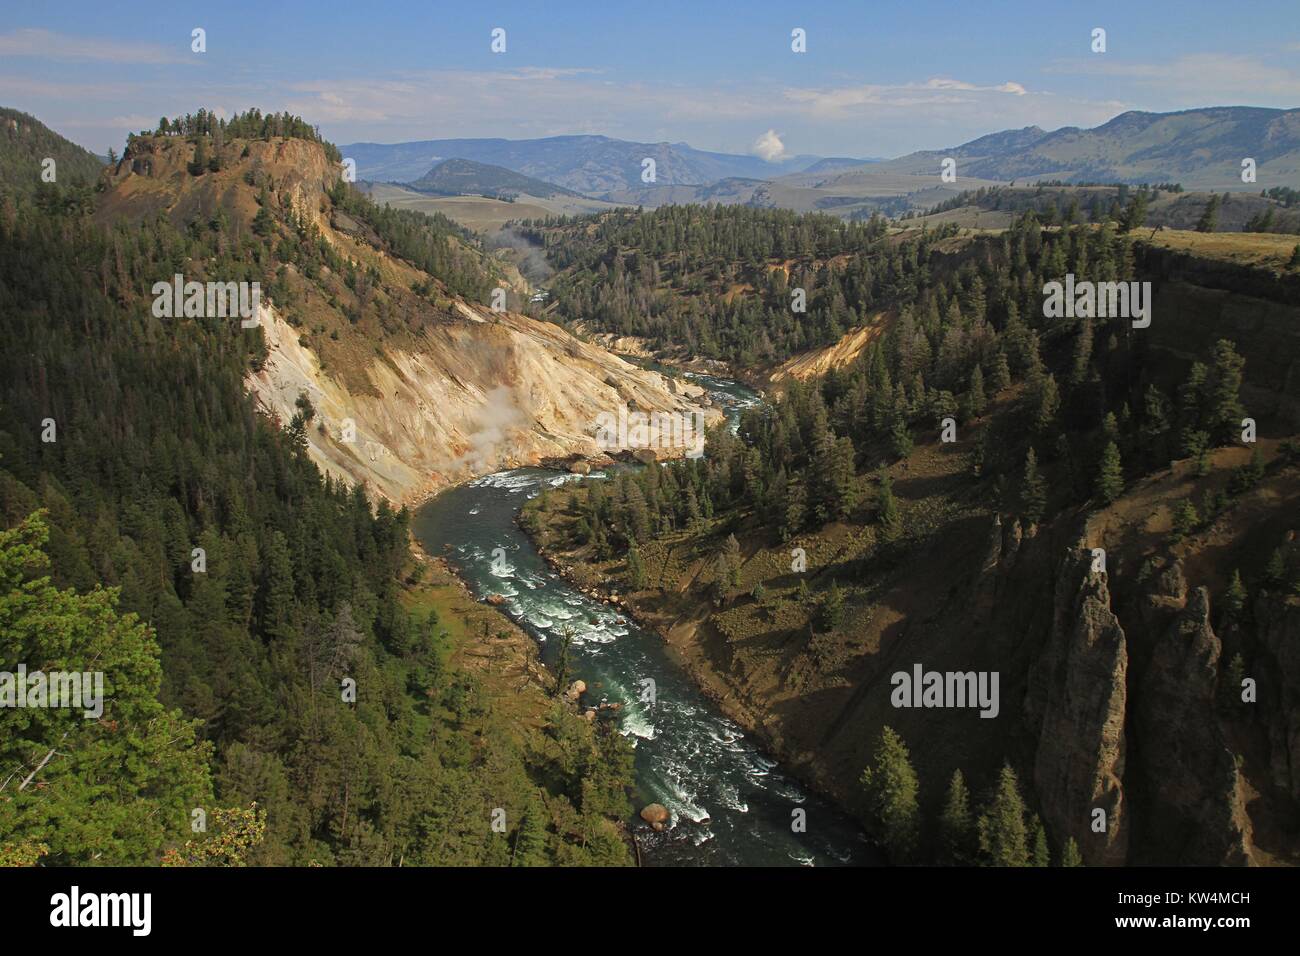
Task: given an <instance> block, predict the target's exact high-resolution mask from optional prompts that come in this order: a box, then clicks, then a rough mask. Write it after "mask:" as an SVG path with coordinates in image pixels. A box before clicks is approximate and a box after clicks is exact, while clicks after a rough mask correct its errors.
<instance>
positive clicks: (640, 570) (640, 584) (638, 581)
mask: <svg viewBox="0 0 1300 956" xmlns="http://www.w3.org/2000/svg"><path fill="white" fill-rule="evenodd" d="M627 582H628V585H629V586H630V587H631V588H632V590H634V591H640V590H641V589H642V588H644V587H645V564H644V563H643V562H642V560H641V551H640V550H639V549H638V548H637V546H636V538H635V537H633V538H629V539H628V542H627Z"/></svg>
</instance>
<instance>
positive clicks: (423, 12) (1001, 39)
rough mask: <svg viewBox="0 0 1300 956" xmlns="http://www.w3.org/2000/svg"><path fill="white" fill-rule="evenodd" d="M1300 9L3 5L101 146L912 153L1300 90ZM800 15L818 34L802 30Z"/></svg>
mask: <svg viewBox="0 0 1300 956" xmlns="http://www.w3.org/2000/svg"><path fill="white" fill-rule="evenodd" d="M1297 12H1300V6H1298V5H1297V3H1296V0H1287V2H1274V0H1249V2H1247V3H1244V4H1225V3H1222V2H1221V0H1214V2H1206V0H1181V2H1165V0H1126V2H1122V3H1114V2H1107V0H1094V2H1087V3H1085V2H1081V0H1037V2H1032V3H1030V2H998V0H980V2H954V3H948V2H943V0H911V2H906V3H903V2H892V0H857V2H826V3H819V2H816V0H801V2H791V0H786V2H772V0H746V2H740V3H733V2H721V0H718V2H710V0H694V2H690V3H685V2H675V0H643V2H625V0H600V2H588V0H583V2H580V3H579V2H576V0H544V2H543V0H529V2H525V3H492V2H486V0H484V2H480V0H468V2H467V0H462V2H459V3H445V2H438V0H424V2H418V3H416V2H393V3H383V2H378V0H376V2H370V3H362V2H347V3H340V2H334V0H314V2H311V3H296V2H285V3H277V2H275V0H262V2H259V3H248V2H243V0H230V2H222V3H217V4H212V3H204V4H185V3H176V4H169V5H160V4H131V5H127V4H117V3H111V2H110V3H104V2H102V0H97V2H95V3H81V2H60V3H58V4H57V5H56V4H40V3H38V4H31V5H29V6H22V5H19V4H18V3H16V2H14V0H6V3H5V5H4V7H3V9H0V105H3V106H11V107H16V108H18V109H21V110H24V111H26V112H28V113H31V114H33V115H35V116H36V117H37V118H38V119H40V120H41V121H42V122H44V123H46V124H47V125H48V126H50V127H51V128H53V129H55V130H56V131H58V132H60V133H62V134H63V135H65V136H67V137H68V138H69V139H72V140H73V141H75V142H77V143H80V144H81V145H83V146H86V147H87V148H90V149H93V150H95V151H96V152H99V153H104V152H106V151H107V150H108V148H109V147H113V148H115V149H119V150H120V149H121V146H122V144H123V142H124V141H125V139H126V135H127V133H129V132H131V131H138V130H140V129H145V128H152V127H154V126H155V125H156V124H157V122H158V119H159V117H160V116H162V115H164V114H165V115H167V116H169V117H170V116H175V115H178V114H183V113H187V112H195V111H196V110H198V109H199V108H200V107H205V108H208V109H211V110H216V111H217V112H218V114H219V115H231V114H233V113H236V112H239V111H242V110H244V109H247V108H248V107H251V106H257V107H258V108H259V109H262V110H263V111H268V112H269V111H279V110H286V109H287V110H289V111H291V112H293V113H297V114H299V115H301V116H303V117H304V118H305V119H307V120H308V121H309V122H312V123H315V124H317V125H318V126H320V128H321V132H322V133H323V134H324V135H325V137H326V138H327V139H329V140H331V141H333V142H335V143H337V144H340V145H342V144H347V143H351V142H357V141H367V142H380V143H392V142H403V141H409V140H421V139H442V138H449V137H474V136H493V137H504V138H507V139H525V138H531V137H538V136H554V135H562V134H571V133H598V134H603V135H607V136H613V137H617V138H620V139H629V140H635V141H639V142H674V143H675V142H686V143H689V144H690V145H692V146H695V147H697V148H700V149H712V150H718V151H722V152H732V153H752V154H754V155H759V156H762V157H764V158H766V159H780V158H783V157H786V156H794V155H801V154H815V155H820V156H854V157H864V158H865V157H892V156H898V155H902V154H905V153H908V152H912V151H914V150H917V149H940V148H943V147H947V146H953V145H957V144H959V143H962V142H965V141H967V140H970V139H973V138H975V137H977V136H981V135H984V134H986V133H990V132H995V131H997V130H1001V129H1010V128H1019V127H1023V126H1029V125H1037V126H1041V127H1043V128H1044V129H1056V128H1059V127H1061V126H1096V125H1098V124H1100V123H1103V122H1105V121H1106V120H1108V119H1110V118H1112V117H1113V116H1115V115H1117V114H1119V113H1122V112H1124V111H1125V110H1130V109H1138V110H1150V111H1168V110H1178V109H1190V108H1194V107H1200V106H1241V105H1246V106H1270V107H1282V108H1294V107H1300V16H1297V15H1296V14H1297ZM196 28H201V29H202V30H204V31H205V40H206V51H205V52H201V53H198V52H194V51H193V50H192V44H193V40H192V32H193V30H195V29H196ZM1096 28H1101V29H1103V30H1105V31H1106V33H1105V40H1106V50H1105V52H1104V53H1098V52H1093V50H1092V46H1093V42H1094V41H1093V31H1094V29H1096ZM496 29H501V30H504V31H505V50H504V52H500V53H497V52H493V50H492V32H493V30H496ZM795 29H801V30H803V31H805V36H806V52H803V53H796V52H794V51H793V50H792V49H791V45H792V38H791V33H792V31H793V30H795Z"/></svg>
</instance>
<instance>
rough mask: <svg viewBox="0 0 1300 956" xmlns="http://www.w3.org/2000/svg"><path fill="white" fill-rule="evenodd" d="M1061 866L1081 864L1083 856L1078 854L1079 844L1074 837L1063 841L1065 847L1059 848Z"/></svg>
mask: <svg viewBox="0 0 1300 956" xmlns="http://www.w3.org/2000/svg"><path fill="white" fill-rule="evenodd" d="M1061 866H1083V857H1082V856H1080V855H1079V844H1077V843H1076V842H1074V837H1070V839H1068V840H1066V841H1065V847H1064V848H1063V849H1062V850H1061Z"/></svg>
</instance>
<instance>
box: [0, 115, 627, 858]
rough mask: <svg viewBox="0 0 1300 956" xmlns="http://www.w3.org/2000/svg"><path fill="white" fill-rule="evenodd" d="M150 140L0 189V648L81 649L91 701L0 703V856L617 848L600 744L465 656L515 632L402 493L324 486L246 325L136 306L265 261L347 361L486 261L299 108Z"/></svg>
mask: <svg viewBox="0 0 1300 956" xmlns="http://www.w3.org/2000/svg"><path fill="white" fill-rule="evenodd" d="M178 127H179V132H173V131H174V130H176V129H177V128H178ZM163 128H164V127H163V126H162V124H160V130H161V129H163ZM165 129H166V132H161V131H159V132H156V133H153V134H145V135H141V136H137V137H133V138H132V140H131V142H130V143H129V144H128V147H127V149H126V151H125V153H124V156H123V158H122V159H121V160H120V161H119V162H118V163H117V164H116V165H115V166H114V167H113V168H111V169H109V170H106V171H105V173H104V179H103V180H102V182H101V186H102V192H101V193H100V194H98V195H97V196H96V203H95V208H94V209H93V210H92V209H90V208H88V207H87V206H86V205H85V204H82V203H69V202H63V201H56V202H48V203H41V204H39V205H38V204H36V203H34V202H33V201H31V200H29V199H28V198H27V197H26V196H25V195H24V194H23V191H21V190H17V191H14V192H11V193H9V194H7V195H6V197H5V198H4V201H3V202H0V274H2V281H0V324H2V332H3V335H4V338H5V341H6V343H7V345H6V348H5V349H4V351H3V355H2V356H0V514H2V515H3V523H4V526H5V527H6V528H8V529H11V530H8V531H5V532H3V536H0V620H2V621H3V626H0V670H4V671H5V672H8V673H12V672H14V671H15V670H16V669H17V668H18V666H19V665H20V664H24V665H25V666H27V667H28V668H30V669H36V668H38V667H46V668H51V669H53V668H56V667H57V668H61V669H74V670H83V669H84V670H96V669H99V670H102V671H104V672H105V673H104V677H105V683H106V686H107V688H108V694H109V698H108V699H107V700H106V701H105V710H104V713H103V714H102V715H101V716H100V717H99V718H98V719H94V720H85V719H83V718H82V715H81V713H80V712H79V711H77V712H69V711H66V710H35V709H24V708H17V709H11V708H5V709H3V710H0V721H3V723H4V729H3V732H0V858H3V859H4V860H5V861H6V862H14V861H17V862H32V861H35V860H44V861H45V862H48V863H59V864H73V863H96V862H97V863H100V864H152V863H157V862H160V861H164V862H172V863H241V862H247V863H276V864H289V863H294V864H305V863H323V864H330V863H353V864H371V865H384V864H398V863H404V864H406V865H420V864H471V863H498V864H503V865H504V864H509V863H514V864H516V865H519V864H524V865H533V864H543V863H588V864H599V863H624V862H627V861H628V859H629V857H628V851H627V848H626V846H625V845H624V843H623V841H622V838H621V836H620V832H619V829H618V827H617V826H616V825H615V821H620V820H621V819H623V817H624V816H625V814H626V810H627V807H626V797H625V791H624V786H625V785H626V784H627V783H628V782H629V781H630V765H629V762H628V761H629V755H628V753H627V750H626V745H625V744H623V742H622V738H620V737H618V735H617V734H611V733H601V732H600V731H598V730H595V729H593V728H591V727H590V726H588V725H587V724H586V722H585V721H582V720H581V718H579V717H578V715H577V714H576V713H573V712H572V710H571V708H567V707H554V709H552V704H551V703H549V702H548V700H547V699H546V694H549V693H550V692H551V691H552V690H553V688H552V687H550V686H546V687H545V692H544V693H543V692H542V690H541V684H542V683H545V681H546V680H547V678H545V676H544V675H542V676H540V677H539V676H536V675H535V676H532V677H530V678H529V679H528V680H527V681H526V683H525V685H524V688H527V689H524V688H520V687H516V686H511V687H510V689H509V690H507V689H506V688H505V686H504V685H502V684H500V683H499V681H498V679H496V678H494V677H493V676H492V675H485V674H481V673H475V672H471V671H470V670H467V669H466V668H465V667H464V666H463V663H462V661H463V659H464V655H465V653H466V652H467V644H469V643H472V642H473V641H476V640H486V639H488V638H489V633H490V632H497V631H500V632H501V633H502V635H504V634H508V633H511V632H513V633H516V635H517V636H520V635H518V633H517V632H515V631H514V629H513V628H512V627H511V626H510V625H508V623H507V622H506V621H505V620H504V619H503V618H500V617H499V616H497V615H496V614H495V612H490V611H489V612H487V615H486V617H484V616H483V615H482V614H480V613H479V612H477V611H474V612H470V611H464V610H462V606H463V605H464V604H465V603H466V602H464V601H463V599H461V598H458V597H457V592H456V588H455V585H454V584H453V583H451V582H450V581H448V580H447V579H446V575H445V572H440V571H439V570H438V568H437V567H436V566H434V565H433V564H430V562H419V561H413V559H412V555H411V552H410V549H409V543H408V531H407V527H408V517H409V516H408V513H407V511H406V510H405V509H395V508H393V507H390V506H389V504H388V502H387V501H386V500H383V499H382V498H381V499H380V500H378V501H376V500H375V499H374V498H373V497H372V496H371V495H369V494H367V492H366V490H365V489H364V487H363V486H362V485H361V484H354V485H352V486H351V487H349V483H347V482H344V481H341V480H337V479H334V478H330V477H328V476H323V475H322V474H321V472H320V471H319V470H318V468H317V466H316V464H314V463H313V461H312V459H311V457H310V456H309V454H308V451H307V444H308V442H307V438H306V433H307V430H308V427H309V424H310V423H311V422H312V421H313V419H314V418H316V417H317V413H316V411H315V406H314V405H313V403H312V400H311V398H310V396H305V395H303V396H297V397H298V398H299V399H300V400H299V401H298V402H297V404H296V405H294V406H292V407H293V408H294V419H293V420H292V421H289V416H284V418H283V419H282V420H281V421H280V422H277V421H274V420H272V419H269V418H268V417H267V416H266V415H265V414H264V413H263V411H260V410H259V408H258V406H257V404H256V402H255V401H254V398H253V397H252V396H250V394H249V393H248V383H249V379H250V375H256V373H257V371H258V370H259V369H264V368H266V366H267V363H268V361H269V359H270V357H271V356H270V355H268V346H267V342H266V338H265V332H266V327H265V326H264V325H257V324H254V325H253V327H244V326H243V325H242V323H241V322H240V321H239V317H238V316H225V317H214V316H211V315H199V316H193V315H191V316H188V317H187V316H184V315H178V316H175V317H173V318H168V317H164V316H161V315H160V314H159V310H158V309H157V307H156V306H157V299H156V296H157V293H156V292H155V291H154V286H155V283H158V282H160V281H161V282H163V283H168V284H169V283H170V282H171V279H172V277H173V276H174V275H177V274H180V275H183V276H184V277H185V278H186V279H187V280H188V279H195V280H198V279H205V280H215V281H221V282H223V283H224V282H236V283H237V282H241V281H248V282H252V281H258V282H261V283H262V286H263V288H264V290H265V291H266V294H267V299H268V300H269V302H271V303H274V310H275V311H280V310H283V311H284V312H285V313H287V314H288V315H290V316H291V317H305V316H312V317H319V316H321V315H324V314H325V310H324V309H321V310H320V311H317V309H316V306H317V305H318V304H319V303H320V302H321V301H327V300H328V297H331V296H332V297H333V300H334V301H333V303H330V304H329V310H331V311H332V312H334V313H335V314H339V315H342V314H343V312H344V310H351V320H352V321H353V322H355V324H356V325H357V326H359V327H360V328H359V329H358V331H357V332H355V333H354V334H352V335H345V333H344V327H343V326H340V327H338V328H336V331H338V333H339V334H338V336H337V338H333V337H331V336H329V335H328V333H326V331H325V329H323V328H321V329H319V330H317V331H316V334H318V335H322V334H323V333H324V334H323V337H324V338H325V339H326V340H327V341H330V342H332V343H335V344H336V345H337V348H338V351H333V352H331V351H328V350H325V351H323V353H322V354H324V355H325V361H326V362H330V363H331V364H333V363H337V368H338V374H339V375H340V376H341V377H342V378H344V379H349V376H355V377H354V378H351V379H349V380H350V381H352V382H355V383H360V382H362V381H363V380H364V375H363V373H364V366H363V367H361V368H360V369H358V368H357V367H355V366H353V367H348V366H346V365H345V364H344V362H345V360H346V358H347V356H348V354H349V353H348V352H347V351H346V350H348V349H357V350H359V349H360V348H361V336H362V334H363V333H369V332H373V333H374V341H373V342H372V343H371V344H370V346H369V347H368V350H367V354H369V355H371V356H373V355H374V354H375V351H376V346H377V343H378V342H380V341H390V342H393V341H400V342H404V341H408V340H410V339H411V338H414V337H416V336H418V335H419V334H420V325H419V323H418V322H417V321H416V319H418V318H422V319H423V321H424V322H426V323H436V322H439V321H443V322H448V321H454V319H453V318H452V316H451V315H450V313H451V312H452V311H453V310H455V309H458V308H461V307H463V306H464V299H462V298H461V297H460V295H458V294H457V292H458V291H459V292H462V293H472V292H475V291H481V288H482V284H483V283H484V282H486V281H488V275H487V273H486V272H484V271H482V269H481V261H480V259H479V257H478V255H477V254H476V253H474V252H473V250H472V248H471V247H470V245H469V244H468V243H467V242H466V241H465V240H463V239H462V238H461V237H460V236H459V230H457V229H456V228H455V227H454V226H451V225H450V224H449V223H439V222H435V221H431V220H427V219H425V218H423V217H419V216H413V215H409V214H407V215H404V214H400V213H389V212H387V211H385V210H379V209H377V208H375V207H373V206H370V205H368V204H367V203H365V202H364V201H363V200H361V199H360V198H359V197H357V196H355V194H353V193H352V192H351V190H349V189H348V188H347V187H346V186H345V185H343V184H341V183H339V182H338V179H337V171H333V172H332V173H331V175H330V176H328V177H327V178H325V179H324V180H323V181H317V180H315V179H314V178H313V177H312V176H311V175H304V172H305V173H307V174H310V173H311V172H312V171H313V170H316V171H324V170H326V169H328V168H329V164H330V163H331V162H332V160H331V158H330V157H331V154H332V148H330V147H328V146H327V145H326V144H322V143H320V142H317V141H316V138H315V136H314V135H313V134H312V132H311V129H310V127H308V126H306V124H304V123H303V122H302V121H301V120H298V119H297V118H293V117H287V116H273V117H264V116H262V115H261V114H257V113H250V114H244V115H241V116H239V117H236V118H234V119H233V120H230V121H226V120H215V119H214V118H212V117H211V115H210V114H206V113H204V112H200V113H199V114H198V115H196V116H190V117H183V118H181V119H180V120H178V121H167V122H166V125H165ZM19 168H22V167H19ZM34 168H36V167H35V166H34V167H33V169H34ZM291 170H296V171H297V173H298V175H297V176H296V177H295V176H294V175H291ZM55 188H56V189H57V190H58V191H59V193H60V195H62V193H63V191H64V190H69V189H71V188H72V187H71V185H70V184H69V185H64V184H63V181H62V179H60V181H59V183H58V184H56V186H55ZM250 194H251V197H252V198H250ZM56 198H57V197H56ZM335 224H340V226H341V228H338V229H336V228H335ZM345 236H348V237H360V238H349V239H345V238H343V237H345ZM363 240H364V242H363ZM332 242H333V243H337V244H338V246H339V247H341V249H342V251H339V250H338V248H336V246H335V245H334V244H332ZM363 246H368V247H369V249H370V251H369V253H368V254H367V255H366V256H364V257H363V256H360V255H358V254H357V253H358V251H359V250H361V249H362V248H363ZM424 270H428V271H424ZM385 276H389V277H391V276H401V277H410V278H411V279H412V281H413V284H418V285H419V286H420V289H419V291H414V290H411V289H410V286H409V285H402V286H400V287H398V286H389V285H387V283H386V282H385ZM416 280H418V281H416ZM439 303H443V304H442V305H439ZM343 321H344V323H345V324H351V323H350V321H349V319H348V318H346V317H345V318H344V320H343ZM466 321H468V320H466ZM473 323H474V325H475V326H478V325H483V326H486V325H487V324H488V323H487V321H486V320H484V319H482V318H481V317H480V318H475V319H474V320H473ZM282 424H284V425H286V426H287V427H281V425H282ZM42 552H44V553H46V554H48V563H47V562H46V559H44V558H42V556H41V555H42ZM464 614H474V615H476V616H475V617H474V620H473V621H472V626H471V625H470V624H467V623H466V622H465V621H463V620H462V619H461V618H462V616H463V615H464ZM480 628H481V631H482V634H481V635H480V634H479V630H480ZM525 646H527V645H525ZM110 651H111V653H110ZM534 670H535V668H534ZM539 682H541V683H539ZM516 683H517V681H516ZM502 701H507V702H508V703H507V704H503V703H502ZM525 702H526V703H525ZM525 706H526V707H527V708H531V712H530V713H528V715H527V718H526V720H525V721H524V722H522V723H521V722H520V715H519V713H518V712H517V711H516V712H514V713H511V712H510V710H509V709H508V708H509V707H514V708H518V707H525ZM503 707H507V709H506V710H505V711H503V709H502V708H503ZM494 808H502V809H503V810H504V813H505V816H504V818H503V820H504V823H505V827H504V829H503V830H498V829H495V828H494V827H493V825H492V824H493V816H492V815H493V810H494ZM200 819H203V820H206V821H207V828H206V829H203V828H201V827H200V826H198V825H197V821H199V820H200Z"/></svg>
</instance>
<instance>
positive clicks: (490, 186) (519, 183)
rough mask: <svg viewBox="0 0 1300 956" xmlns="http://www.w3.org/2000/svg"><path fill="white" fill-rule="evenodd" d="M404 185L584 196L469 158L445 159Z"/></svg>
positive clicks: (505, 194)
mask: <svg viewBox="0 0 1300 956" xmlns="http://www.w3.org/2000/svg"><path fill="white" fill-rule="evenodd" d="M406 185H407V187H408V188H410V189H413V190H415V191H416V192H419V193H429V194H431V195H435V196H489V197H493V198H497V199H507V200H508V199H511V198H515V197H518V196H521V195H524V196H534V197H536V198H538V199H550V198H552V197H554V196H570V197H578V198H583V197H582V195H581V194H580V193H576V192H574V191H573V190H572V189H565V188H564V187H563V186H556V185H554V184H553V183H548V182H543V181H542V180H540V179H534V178H532V177H531V176H525V175H523V174H522V173H516V172H514V171H513V170H510V169H506V168H505V167H503V166H493V165H491V164H490V163H476V162H474V161H473V160H471V159H445V160H443V161H442V162H440V163H438V164H437V165H436V166H434V167H433V168H432V169H430V170H429V171H428V172H427V173H425V174H424V175H423V176H421V177H420V178H419V179H417V180H415V181H414V182H410V183H407V184H406Z"/></svg>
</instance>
